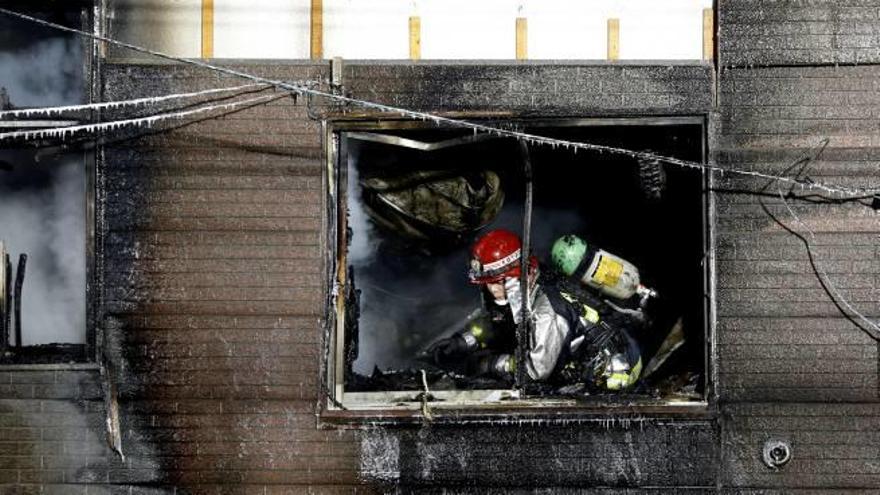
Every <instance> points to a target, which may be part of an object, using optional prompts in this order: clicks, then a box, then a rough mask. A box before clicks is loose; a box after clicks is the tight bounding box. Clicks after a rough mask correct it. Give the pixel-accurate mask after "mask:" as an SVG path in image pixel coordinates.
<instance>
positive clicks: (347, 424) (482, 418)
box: [319, 397, 717, 429]
mask: <svg viewBox="0 0 880 495" xmlns="http://www.w3.org/2000/svg"><path fill="white" fill-rule="evenodd" d="M427 404H428V408H429V414H430V416H431V418H430V419H427V418H426V417H425V415H424V414H423V412H422V404H421V403H420V402H407V403H397V404H394V405H390V404H374V405H372V406H370V407H361V408H359V409H345V410H343V409H338V408H336V409H330V408H327V407H325V408H324V409H323V410H322V411H321V413H320V419H319V427H320V428H322V429H330V428H362V427H367V426H383V425H384V426H405V425H423V424H424V423H426V422H430V423H431V424H440V425H464V424H468V425H471V424H487V425H491V424H498V425H503V424H511V423H515V424H529V423H540V424H571V423H581V422H596V421H606V422H620V423H626V422H630V421H642V420H646V419H652V420H670V421H675V420H697V421H700V420H702V421H706V420H711V419H714V418H715V417H716V415H717V414H716V409H715V408H714V407H712V406H711V404H710V403H709V402H705V401H669V400H666V401H664V400H635V401H632V402H623V401H621V400H620V399H619V398H617V399H616V400H614V401H610V400H608V399H604V400H603V399H602V398H599V397H597V398H595V399H594V400H579V401H575V400H570V399H546V398H544V399H521V400H515V401H508V402H503V403H501V402H496V403H489V404H461V403H459V404H442V403H438V402H428V403H427Z"/></svg>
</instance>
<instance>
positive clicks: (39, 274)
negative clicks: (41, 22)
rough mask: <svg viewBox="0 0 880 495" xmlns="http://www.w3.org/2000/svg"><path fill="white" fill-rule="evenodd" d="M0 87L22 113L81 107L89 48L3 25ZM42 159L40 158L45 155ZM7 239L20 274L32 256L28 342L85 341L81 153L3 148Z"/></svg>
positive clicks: (0, 179) (1, 215)
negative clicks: (22, 262)
mask: <svg viewBox="0 0 880 495" xmlns="http://www.w3.org/2000/svg"><path fill="white" fill-rule="evenodd" d="M0 29H2V30H3V31H4V36H6V37H14V38H15V39H16V40H17V42H16V43H15V44H7V45H4V47H3V48H0V87H4V88H6V90H7V93H8V96H9V99H10V102H11V104H12V105H13V106H14V107H16V108H21V107H35V106H50V105H63V104H74V103H80V102H82V100H83V96H84V86H83V80H84V77H83V56H82V43H81V41H80V40H79V39H77V38H76V37H74V36H71V35H68V36H65V37H55V38H46V37H44V36H43V34H42V33H40V32H39V31H33V30H32V28H31V27H30V26H29V25H24V24H23V23H10V22H6V21H4V22H0ZM38 153H39V154H38ZM0 162H5V163H6V164H7V166H6V167H3V168H0V239H2V240H3V241H5V243H6V246H7V250H8V251H9V253H10V258H11V260H12V265H13V270H15V268H16V267H17V262H18V255H19V254H21V253H27V255H28V263H27V269H26V272H25V273H26V276H25V279H24V285H23V290H22V341H23V342H22V344H23V345H35V344H47V343H75V344H81V343H84V342H85V317H86V297H85V290H86V258H85V257H86V253H85V250H86V249H85V248H86V239H85V231H86V225H85V222H86V209H85V202H86V199H85V198H86V166H85V165H84V163H83V155H82V153H69V154H66V155H65V154H60V153H57V152H52V151H49V150H42V151H40V152H37V151H36V150H34V149H29V150H9V149H6V150H0Z"/></svg>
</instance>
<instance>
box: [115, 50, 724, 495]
mask: <svg viewBox="0 0 880 495" xmlns="http://www.w3.org/2000/svg"><path fill="white" fill-rule="evenodd" d="M243 69H245V70H247V71H251V72H255V73H259V74H263V75H268V76H270V77H275V78H281V79H288V80H291V79H292V80H297V79H307V78H326V77H327V73H326V72H325V71H324V67H323V66H321V67H315V66H308V65H283V64H282V65H273V66H244V67H243ZM711 75H712V73H711V70H710V68H709V67H708V66H705V65H699V64H691V65H669V66H647V65H639V64H621V65H599V66H578V65H531V64H524V65H488V66H484V65H476V64H461V65H454V64H419V65H411V64H355V63H351V64H347V65H346V67H345V69H344V79H343V84H344V86H345V88H346V91H348V92H349V93H350V94H351V95H353V96H355V97H360V98H366V99H370V100H373V101H379V102H383V103H389V104H393V105H400V106H406V107H408V108H414V109H420V110H429V111H468V112H476V113H480V112H484V113H486V114H498V113H500V114H501V115H510V116H529V115H535V116H537V115H540V116H603V115H618V116H619V115H698V114H705V113H706V112H707V111H708V110H709V108H710V104H711V101H712V97H711V87H712V77H711ZM233 84H238V81H231V80H228V79H225V78H220V79H218V78H217V77H216V76H215V75H212V74H209V73H206V72H204V71H201V70H193V69H189V68H182V67H177V66H134V65H125V66H109V67H108V68H107V69H106V70H105V83H104V87H105V95H104V97H105V98H106V99H120V98H126V97H131V96H134V95H143V94H164V93H168V92H175V91H184V90H186V91H191V90H196V89H203V88H209V87H216V86H218V85H233ZM488 95H493V97H491V98H490V97H489V96H488ZM317 103H318V107H316V108H315V109H314V110H315V112H317V113H319V114H321V113H327V112H331V113H333V114H336V115H339V114H341V111H343V110H349V109H340V108H336V107H322V106H320V102H317ZM350 110H355V109H353V108H352V109H350ZM307 113H308V110H307V108H306V107H305V105H304V102H303V101H299V102H294V101H293V100H292V99H290V98H284V99H283V100H279V101H278V102H274V103H272V104H269V105H266V106H261V107H256V108H253V109H249V110H245V111H241V112H236V113H231V114H228V115H226V116H224V117H222V118H219V119H210V120H206V121H204V122H199V123H195V124H191V125H186V126H183V127H180V128H179V129H176V130H174V131H172V132H168V133H161V134H155V135H147V136H141V137H137V138H132V139H130V140H123V141H118V142H114V143H112V144H111V145H108V146H107V147H106V150H105V156H104V163H103V166H104V168H103V170H104V176H103V181H104V188H105V191H106V204H105V216H106V223H105V232H104V236H105V241H104V247H105V261H104V264H105V269H104V275H105V280H106V291H105V307H106V312H107V313H106V317H105V319H104V322H105V325H106V330H105V332H106V334H107V348H108V356H109V357H110V360H111V361H112V364H113V366H114V368H115V369H116V370H118V371H117V373H118V375H119V378H118V381H119V383H120V403H121V405H122V423H123V431H124V432H125V435H124V437H123V443H124V444H125V443H128V442H132V441H134V440H135V439H137V440H138V441H141V442H143V443H144V445H143V448H141V449H140V450H138V451H134V452H132V453H130V454H128V455H129V456H131V457H130V458H131V461H130V462H132V463H139V462H140V463H152V465H154V466H155V469H154V470H152V471H149V472H147V471H143V472H132V473H131V475H130V478H128V479H126V480H124V481H125V482H126V483H132V484H136V485H142V484H149V485H156V486H163V487H171V486H177V487H184V488H185V489H186V490H187V491H192V492H200V491H205V492H209V493H211V490H220V491H222V490H224V489H226V488H224V487H227V488H229V489H232V488H231V487H233V486H247V487H250V488H249V489H254V490H257V491H259V490H261V489H262V488H263V487H265V488H266V489H267V490H271V489H274V488H277V489H279V490H280V489H282V488H281V487H285V486H286V487H288V488H292V487H300V488H302V489H303V490H305V489H321V490H325V489H329V487H330V486H337V487H345V486H349V487H354V486H361V485H359V484H363V483H366V484H367V486H368V487H369V486H373V487H375V488H379V489H384V488H383V487H385V488H387V487H388V486H392V485H397V484H402V485H404V486H409V487H415V486H426V487H430V486H435V487H439V486H449V485H452V486H484V487H487V486H501V485H503V486H526V487H527V486H589V485H602V486H619V487H631V486H676V485H686V486H711V485H712V483H713V482H714V481H713V480H714V479H715V478H716V474H717V458H718V456H717V449H716V438H717V429H716V427H715V423H713V422H712V421H710V420H708V419H707V420H683V421H676V420H674V419H669V418H666V419H664V420H652V419H650V418H649V419H648V420H647V421H642V420H640V421H633V422H609V421H607V420H605V419H604V418H596V419H593V420H589V419H587V420H585V421H581V422H578V423H570V424H568V425H556V426H552V427H548V426H546V425H544V424H540V423H536V422H523V423H519V424H514V423H512V422H510V421H504V422H499V423H497V424H489V425H485V426H477V425H472V426H467V425H464V424H458V425H457V424H453V425H448V426H437V427H435V428H425V429H419V428H405V427H404V428H385V427H373V428H366V429H363V430H361V431H357V432H353V431H345V430H341V431H322V430H318V428H317V423H316V417H315V412H316V410H315V404H316V403H317V402H318V400H319V397H320V391H319V390H318V385H317V379H318V377H319V367H318V356H319V352H320V349H321V332H322V325H321V321H320V318H321V317H322V316H323V301H324V299H323V297H324V292H323V290H324V284H325V283H326V281H324V280H323V279H322V274H323V273H324V272H323V266H322V263H323V261H322V250H323V248H324V246H322V244H321V243H322V240H321V239H322V223H321V221H322V218H323V217H322V214H321V211H322V209H321V204H322V200H323V194H324V192H323V189H322V181H321V173H322V167H323V161H322V157H323V149H322V148H321V146H322V143H321V134H320V125H319V122H318V121H314V120H310V119H309V118H308V115H307ZM670 452H672V453H673V454H671V455H670V454H669V453H670ZM673 459H674V460H675V461H673ZM356 484H358V485H356Z"/></svg>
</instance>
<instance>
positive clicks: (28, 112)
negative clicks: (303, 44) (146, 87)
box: [0, 84, 270, 119]
mask: <svg viewBox="0 0 880 495" xmlns="http://www.w3.org/2000/svg"><path fill="white" fill-rule="evenodd" d="M260 86H265V87H267V88H268V87H270V86H268V85H266V84H245V85H243V86H233V87H229V88H215V89H206V90H204V91H196V92H193V93H177V94H171V95H164V96H150V97H146V98H135V99H133V100H118V101H106V102H102V103H89V104H85V105H66V106H60V107H38V108H22V109H17V110H4V111H0V119H6V118H16V117H30V116H33V115H46V116H52V115H58V114H62V113H67V112H78V111H85V110H101V109H113V108H120V107H130V106H147V105H155V104H158V103H163V102H166V101H172V100H179V99H188V98H195V97H199V96H207V95H212V94H216V93H231V92H235V91H243V90H248V89H254V88H258V87H260Z"/></svg>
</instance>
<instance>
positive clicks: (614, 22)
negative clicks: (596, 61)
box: [608, 18, 620, 60]
mask: <svg viewBox="0 0 880 495" xmlns="http://www.w3.org/2000/svg"><path fill="white" fill-rule="evenodd" d="M619 58H620V19H614V18H611V19H608V60H617V59H619Z"/></svg>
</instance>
